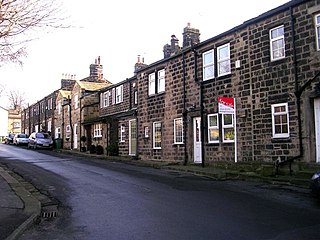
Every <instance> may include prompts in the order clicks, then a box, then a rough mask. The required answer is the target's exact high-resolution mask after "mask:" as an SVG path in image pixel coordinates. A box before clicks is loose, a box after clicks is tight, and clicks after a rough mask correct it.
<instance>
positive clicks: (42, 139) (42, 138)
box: [28, 132, 53, 149]
mask: <svg viewBox="0 0 320 240" xmlns="http://www.w3.org/2000/svg"><path fill="white" fill-rule="evenodd" d="M28 148H33V149H37V148H46V149H52V148H53V140H52V138H51V136H50V135H49V134H48V133H44V132H34V133H32V134H31V135H30V137H29V142H28Z"/></svg>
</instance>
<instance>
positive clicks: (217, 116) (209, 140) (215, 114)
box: [208, 113, 220, 143]
mask: <svg viewBox="0 0 320 240" xmlns="http://www.w3.org/2000/svg"><path fill="white" fill-rule="evenodd" d="M211 117H216V118H217V124H216V125H212V126H211V125H210V118H211ZM211 130H218V139H217V140H211V139H210V131H211ZM219 138H220V134H219V114H218V113H214V114H208V143H219Z"/></svg>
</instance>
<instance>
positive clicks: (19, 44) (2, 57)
mask: <svg viewBox="0 0 320 240" xmlns="http://www.w3.org/2000/svg"><path fill="white" fill-rule="evenodd" d="M62 21H63V18H62V17H61V12H60V8H59V4H58V3H57V0H0V63H3V62H18V63H20V64H21V63H22V61H21V58H22V57H24V56H26V47H25V45H26V43H27V42H29V41H30V40H32V38H34V36H33V35H32V33H33V34H34V33H35V31H36V30H37V29H42V30H44V29H48V28H59V27H64V26H63V25H62V24H61V23H62Z"/></svg>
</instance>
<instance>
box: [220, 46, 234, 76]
mask: <svg viewBox="0 0 320 240" xmlns="http://www.w3.org/2000/svg"><path fill="white" fill-rule="evenodd" d="M217 61H218V67H217V68H218V76H223V75H226V74H230V73H231V64H230V44H229V43H228V44H225V45H223V46H220V47H218V49H217Z"/></svg>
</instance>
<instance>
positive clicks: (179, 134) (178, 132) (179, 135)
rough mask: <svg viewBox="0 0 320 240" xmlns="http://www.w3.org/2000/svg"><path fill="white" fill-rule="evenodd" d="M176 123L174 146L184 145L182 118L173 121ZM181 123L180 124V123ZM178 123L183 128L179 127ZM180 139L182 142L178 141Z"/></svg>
mask: <svg viewBox="0 0 320 240" xmlns="http://www.w3.org/2000/svg"><path fill="white" fill-rule="evenodd" d="M173 122H174V124H173V125H174V126H173V128H174V134H173V135H174V136H173V137H174V144H183V120H182V118H176V119H174V120H173ZM179 122H180V123H179ZM178 123H179V124H180V125H181V127H180V128H179V127H178ZM178 138H179V139H180V140H178Z"/></svg>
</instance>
